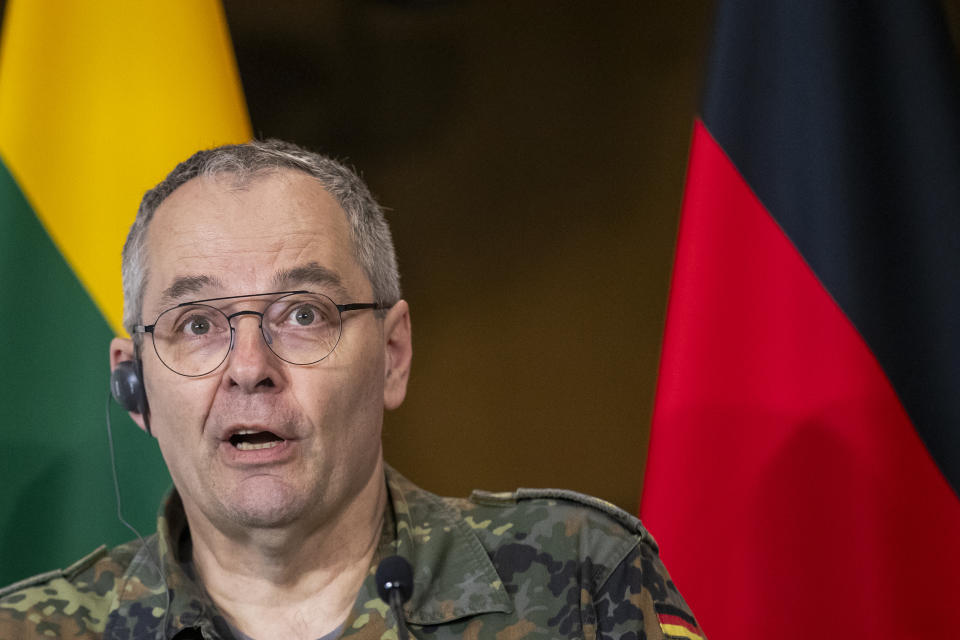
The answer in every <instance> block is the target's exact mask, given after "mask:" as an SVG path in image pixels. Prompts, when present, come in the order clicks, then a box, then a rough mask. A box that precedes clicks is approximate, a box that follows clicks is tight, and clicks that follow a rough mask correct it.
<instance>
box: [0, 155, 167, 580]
mask: <svg viewBox="0 0 960 640" xmlns="http://www.w3.org/2000/svg"><path fill="white" fill-rule="evenodd" d="M0 300H2V301H3V305H2V311H0V365H2V367H3V373H2V384H0V408H2V411H3V413H2V418H0V425H2V426H0V429H2V434H3V435H2V438H3V446H0V469H3V478H4V486H3V489H2V491H0V549H2V550H3V551H2V552H0V585H2V584H6V583H9V582H12V581H14V580H18V579H21V578H24V577H26V576H29V575H32V574H35V573H39V572H42V571H48V570H50V569H55V568H59V567H63V566H66V565H68V564H70V563H71V562H73V561H75V560H76V559H77V558H79V557H81V556H82V555H83V554H85V553H88V552H89V551H91V550H93V549H94V548H95V547H97V546H98V545H100V544H103V543H108V544H115V543H119V542H122V541H124V540H127V539H130V538H132V537H133V535H132V534H131V533H130V532H129V531H128V530H127V529H126V528H125V527H123V526H122V525H121V524H120V523H119V521H118V519H117V516H116V506H115V501H114V498H113V483H112V479H111V472H110V462H109V454H108V445H107V436H106V425H105V418H104V411H105V402H106V398H107V393H108V380H109V362H108V345H109V342H110V339H111V337H112V333H111V331H110V329H109V327H108V326H107V323H106V321H105V320H104V318H103V316H102V315H101V314H100V312H99V311H98V310H97V308H96V306H95V305H94V303H93V302H92V301H91V299H90V297H89V296H88V295H87V293H86V291H85V290H84V289H83V287H82V286H81V285H80V283H79V281H78V280H77V277H76V275H75V274H74V273H73V271H72V270H71V269H70V267H69V266H68V265H67V263H66V262H65V260H64V259H63V256H62V255H61V254H60V252H59V251H58V250H57V248H56V247H55V246H54V244H53V242H52V241H51V240H50V237H49V236H48V235H47V233H46V231H45V230H44V229H43V226H42V225H41V224H40V222H39V220H38V219H37V216H36V215H35V214H34V212H33V210H32V209H31V207H30V205H29V204H28V202H27V201H26V199H25V198H24V196H23V194H22V192H21V190H20V188H19V187H18V186H17V184H16V182H15V180H14V179H13V177H12V176H11V175H10V173H9V171H8V170H7V168H6V166H4V165H3V164H2V163H0ZM112 415H113V417H114V420H113V422H114V424H113V431H114V437H115V439H116V446H117V453H118V466H119V469H120V479H121V489H122V491H123V498H124V512H125V515H126V516H127V518H128V520H130V521H131V522H133V523H134V524H135V526H136V527H137V528H138V529H140V530H141V531H145V532H147V533H149V532H152V531H153V530H154V519H155V517H156V507H157V505H158V504H159V500H160V496H161V495H162V494H163V492H164V491H165V490H166V488H167V487H168V486H169V484H170V480H169V476H168V475H167V472H166V469H165V467H164V465H163V462H162V459H161V457H160V454H159V451H158V449H157V446H156V444H155V441H154V440H153V439H152V438H149V437H148V436H147V435H146V434H144V433H143V432H141V431H140V430H139V429H137V427H136V426H135V425H134V424H133V422H132V421H131V420H130V419H129V418H128V417H127V416H126V413H125V412H123V411H122V410H121V409H119V408H118V407H117V406H116V405H113V407H112ZM40 550H42V553H41V552H40Z"/></svg>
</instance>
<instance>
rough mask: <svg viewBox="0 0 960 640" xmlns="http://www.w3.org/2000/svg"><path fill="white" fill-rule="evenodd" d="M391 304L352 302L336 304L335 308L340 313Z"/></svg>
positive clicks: (383, 306) (387, 307) (389, 305)
mask: <svg viewBox="0 0 960 640" xmlns="http://www.w3.org/2000/svg"><path fill="white" fill-rule="evenodd" d="M392 306H393V304H380V303H379V302H352V303H350V304H338V305H337V309H339V310H340V313H343V312H344V311H357V310H358V309H389V308H390V307H392Z"/></svg>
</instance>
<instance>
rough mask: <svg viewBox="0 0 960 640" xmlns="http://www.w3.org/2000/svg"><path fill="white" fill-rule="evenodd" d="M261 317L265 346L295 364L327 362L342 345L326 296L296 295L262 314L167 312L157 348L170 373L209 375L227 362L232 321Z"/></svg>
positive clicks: (205, 308)
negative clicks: (325, 359)
mask: <svg viewBox="0 0 960 640" xmlns="http://www.w3.org/2000/svg"><path fill="white" fill-rule="evenodd" d="M244 315H255V316H260V328H261V333H262V334H263V338H264V341H265V342H266V344H267V346H268V347H269V348H270V350H271V351H273V352H274V353H275V354H276V355H277V357H279V358H281V359H282V360H285V361H287V362H289V363H291V364H312V363H314V362H319V361H320V360H323V359H324V358H326V357H327V356H328V355H330V353H331V352H332V351H333V349H334V348H335V347H336V346H337V342H338V341H339V340H340V311H339V310H338V309H337V305H336V304H335V303H334V302H333V300H331V299H330V298H328V297H326V296H324V295H322V294H314V293H298V294H292V295H287V296H283V297H282V298H279V299H277V300H274V301H273V302H271V303H270V304H269V305H268V306H267V308H266V309H264V310H263V313H262V314H261V313H259V312H256V311H238V312H236V313H234V314H231V315H227V314H226V313H225V312H224V311H222V310H221V309H218V308H216V307H213V306H210V305H206V304H190V305H184V306H179V307H174V308H172V309H168V310H167V311H164V312H163V313H162V314H160V317H159V318H157V322H156V326H155V327H154V330H153V344H154V348H155V349H156V351H157V356H158V357H159V358H160V360H161V361H162V362H163V363H164V364H165V365H166V366H167V367H169V368H170V369H172V370H173V371H176V372H177V373H179V374H181V375H185V376H202V375H205V374H207V373H210V372H211V371H213V370H214V369H216V368H217V367H219V366H220V364H221V363H222V362H223V361H224V360H226V358H227V355H228V354H229V353H230V348H231V346H232V340H233V329H232V327H231V321H232V320H233V319H234V318H238V317H242V316H244Z"/></svg>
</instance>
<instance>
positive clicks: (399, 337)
mask: <svg viewBox="0 0 960 640" xmlns="http://www.w3.org/2000/svg"><path fill="white" fill-rule="evenodd" d="M383 337H384V349H385V355H386V357H385V358H384V372H383V373H384V385H383V406H384V407H385V408H387V409H396V408H397V407H399V406H400V405H401V404H402V403H403V399H404V398H405V397H406V395H407V380H408V379H409V378H410V361H411V360H412V359H413V342H412V337H411V333H410V307H409V306H408V305H407V302H406V300H400V301H399V302H397V303H396V304H395V305H393V307H391V308H390V310H389V311H388V312H387V315H386V317H385V318H384V319H383Z"/></svg>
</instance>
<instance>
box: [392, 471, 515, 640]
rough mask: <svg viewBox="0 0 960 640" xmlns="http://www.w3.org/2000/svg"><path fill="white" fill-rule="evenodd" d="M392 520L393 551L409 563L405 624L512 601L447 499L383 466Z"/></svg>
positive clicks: (506, 607) (506, 606) (506, 608)
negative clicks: (410, 587) (409, 590)
mask: <svg viewBox="0 0 960 640" xmlns="http://www.w3.org/2000/svg"><path fill="white" fill-rule="evenodd" d="M386 476H387V490H388V492H389V494H390V504H391V505H392V507H393V517H394V519H395V523H394V526H395V531H396V544H395V551H394V553H397V554H398V555H401V556H403V557H404V558H406V559H407V560H408V561H409V562H410V564H411V565H412V566H413V571H414V589H413V596H412V597H411V598H410V601H409V602H407V604H406V605H405V606H404V613H405V617H406V619H407V621H408V622H410V623H413V624H418V625H430V624H439V623H444V622H450V621H452V620H456V619H458V618H464V617H467V616H471V615H476V614H479V613H488V612H492V611H500V612H505V613H506V612H510V611H512V608H513V605H512V603H511V599H510V596H509V595H508V594H507V592H506V589H505V588H504V585H503V581H502V580H501V579H500V576H499V575H498V574H497V571H496V569H495V568H494V566H493V563H492V562H491V561H490V557H489V556H488V555H487V552H486V550H485V549H484V548H483V545H481V544H480V540H479V539H478V538H477V536H476V534H475V533H474V532H473V530H472V528H471V525H470V522H472V520H469V519H465V518H464V517H463V516H462V515H461V513H460V511H459V510H458V509H456V508H454V507H453V506H451V505H450V504H449V501H447V500H444V499H442V498H439V497H437V496H435V495H433V494H432V493H429V492H427V491H424V490H423V489H421V488H419V487H417V486H416V485H414V484H413V483H412V482H410V481H409V480H407V479H406V478H404V477H403V476H402V475H400V474H399V473H397V472H396V471H395V470H394V469H393V468H391V467H390V466H386Z"/></svg>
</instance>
